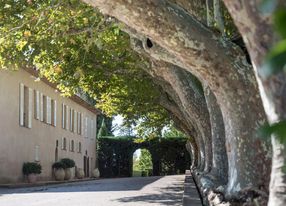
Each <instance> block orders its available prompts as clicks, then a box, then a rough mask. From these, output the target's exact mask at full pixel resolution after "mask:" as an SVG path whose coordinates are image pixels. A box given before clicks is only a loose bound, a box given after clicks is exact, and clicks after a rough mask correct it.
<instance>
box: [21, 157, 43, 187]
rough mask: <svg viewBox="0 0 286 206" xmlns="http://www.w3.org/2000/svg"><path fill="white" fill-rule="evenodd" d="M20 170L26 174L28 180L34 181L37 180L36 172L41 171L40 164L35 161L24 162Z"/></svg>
mask: <svg viewBox="0 0 286 206" xmlns="http://www.w3.org/2000/svg"><path fill="white" fill-rule="evenodd" d="M22 172H23V174H24V175H26V176H27V178H28V182H30V183H35V182H36V181H37V174H41V172H42V166H41V165H40V164H38V163H36V162H25V163H24V164H23V168H22Z"/></svg>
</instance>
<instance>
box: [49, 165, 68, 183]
mask: <svg viewBox="0 0 286 206" xmlns="http://www.w3.org/2000/svg"><path fill="white" fill-rule="evenodd" d="M52 168H53V171H54V175H55V179H56V180H58V181H63V180H64V179H65V174H66V173H65V165H64V164H63V163H62V162H55V163H54V164H53V166H52Z"/></svg>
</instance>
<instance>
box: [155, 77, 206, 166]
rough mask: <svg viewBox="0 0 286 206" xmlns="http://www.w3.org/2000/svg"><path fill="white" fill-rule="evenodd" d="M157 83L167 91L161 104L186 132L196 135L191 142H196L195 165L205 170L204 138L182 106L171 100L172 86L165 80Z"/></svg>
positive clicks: (194, 146)
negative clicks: (167, 84)
mask: <svg viewBox="0 0 286 206" xmlns="http://www.w3.org/2000/svg"><path fill="white" fill-rule="evenodd" d="M156 83H157V84H159V85H160V87H161V88H162V89H163V91H164V92H166V91H167V92H166V94H165V95H161V96H160V103H159V104H160V105H161V106H162V107H164V108H165V109H166V110H167V111H169V112H170V114H171V115H172V119H173V120H174V121H175V122H176V123H177V124H178V123H179V125H180V128H182V129H183V131H184V132H186V133H187V134H188V135H189V136H191V137H194V140H193V141H191V142H194V144H193V148H194V153H195V155H194V157H195V158H196V160H195V162H197V164H195V165H194V166H196V168H198V169H200V170H203V169H204V161H205V159H204V156H205V153H204V151H205V150H204V142H203V139H202V138H201V136H200V134H199V133H198V131H197V130H196V129H195V127H194V126H193V124H192V123H190V121H189V119H186V117H185V114H184V112H182V111H181V110H180V108H181V107H180V106H178V105H177V104H176V103H175V101H174V100H170V95H169V94H168V93H171V94H172V93H173V94H174V92H173V91H172V90H170V87H168V86H166V83H165V82H161V81H159V82H158V80H157V81H156Z"/></svg>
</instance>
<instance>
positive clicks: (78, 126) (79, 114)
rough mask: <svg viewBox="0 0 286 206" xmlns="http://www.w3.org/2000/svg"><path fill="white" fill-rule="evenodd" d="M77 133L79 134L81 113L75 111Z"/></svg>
mask: <svg viewBox="0 0 286 206" xmlns="http://www.w3.org/2000/svg"><path fill="white" fill-rule="evenodd" d="M77 134H79V135H81V113H80V112H78V113H77Z"/></svg>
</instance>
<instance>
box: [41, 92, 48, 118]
mask: <svg viewBox="0 0 286 206" xmlns="http://www.w3.org/2000/svg"><path fill="white" fill-rule="evenodd" d="M41 100H42V102H43V120H42V121H43V122H47V119H48V116H47V114H48V107H47V96H45V95H43V98H42V99H41Z"/></svg>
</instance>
